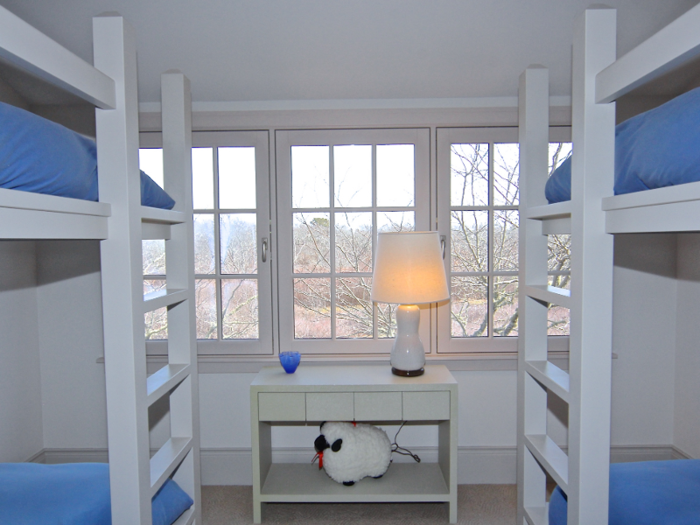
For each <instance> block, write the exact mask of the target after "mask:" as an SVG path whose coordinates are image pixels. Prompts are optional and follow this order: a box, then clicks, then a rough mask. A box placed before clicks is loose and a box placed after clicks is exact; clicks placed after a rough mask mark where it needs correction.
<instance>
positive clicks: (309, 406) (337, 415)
mask: <svg viewBox="0 0 700 525" xmlns="http://www.w3.org/2000/svg"><path fill="white" fill-rule="evenodd" d="M354 418H355V411H354V408H353V397H352V392H314V393H308V394H306V420H307V421H352V420H353V419H354Z"/></svg>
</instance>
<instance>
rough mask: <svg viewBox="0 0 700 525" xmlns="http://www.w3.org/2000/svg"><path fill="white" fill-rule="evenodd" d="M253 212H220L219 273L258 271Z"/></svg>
mask: <svg viewBox="0 0 700 525" xmlns="http://www.w3.org/2000/svg"><path fill="white" fill-rule="evenodd" d="M255 223H256V217H255V214H254V213H222V214H221V222H220V227H219V228H220V235H221V273H222V274H227V275H235V274H252V273H256V272H257V271H258V269H257V268H258V259H257V249H256V247H257V241H256V235H255Z"/></svg>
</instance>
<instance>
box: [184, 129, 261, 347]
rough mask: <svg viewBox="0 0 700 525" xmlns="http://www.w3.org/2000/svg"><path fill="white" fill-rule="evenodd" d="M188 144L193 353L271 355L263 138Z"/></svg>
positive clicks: (196, 136) (203, 137) (238, 135)
mask: <svg viewBox="0 0 700 525" xmlns="http://www.w3.org/2000/svg"><path fill="white" fill-rule="evenodd" d="M192 141H193V148H192V200H193V206H194V252H195V269H194V271H195V294H196V302H197V306H196V309H197V339H198V340H199V343H198V347H199V353H200V354H202V353H203V354H218V353H243V354H271V353H272V285H271V269H270V252H269V250H270V196H269V195H270V193H269V168H268V166H269V161H268V158H269V153H268V134H267V132H207V133H204V132H202V133H199V132H198V133H193V135H192Z"/></svg>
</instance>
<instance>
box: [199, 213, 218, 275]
mask: <svg viewBox="0 0 700 525" xmlns="http://www.w3.org/2000/svg"><path fill="white" fill-rule="evenodd" d="M215 253H216V250H215V247H214V215H213V214H210V213H206V214H200V213H195V214H194V273H196V274H202V273H214V271H215V270H216V268H215V267H214V260H215V258H216V255H215Z"/></svg>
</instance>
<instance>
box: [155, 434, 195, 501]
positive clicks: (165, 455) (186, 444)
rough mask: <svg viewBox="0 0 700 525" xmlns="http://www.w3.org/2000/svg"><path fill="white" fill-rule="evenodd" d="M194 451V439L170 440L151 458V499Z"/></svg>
mask: <svg viewBox="0 0 700 525" xmlns="http://www.w3.org/2000/svg"><path fill="white" fill-rule="evenodd" d="M191 449H192V438H170V439H169V440H168V441H166V442H165V444H164V445H163V446H162V447H160V450H159V451H158V452H156V453H155V455H154V456H153V457H152V458H151V497H153V496H155V494H156V492H158V489H160V487H162V486H163V483H165V480H166V479H168V478H169V477H170V475H171V474H172V473H173V472H174V471H175V469H176V468H177V467H178V465H180V463H182V460H183V459H185V456H186V455H187V453H188V452H189V451H190V450H191Z"/></svg>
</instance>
